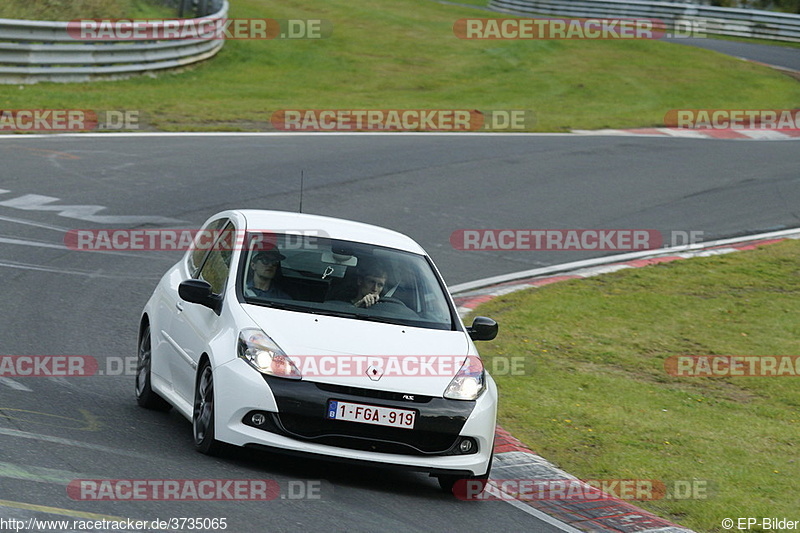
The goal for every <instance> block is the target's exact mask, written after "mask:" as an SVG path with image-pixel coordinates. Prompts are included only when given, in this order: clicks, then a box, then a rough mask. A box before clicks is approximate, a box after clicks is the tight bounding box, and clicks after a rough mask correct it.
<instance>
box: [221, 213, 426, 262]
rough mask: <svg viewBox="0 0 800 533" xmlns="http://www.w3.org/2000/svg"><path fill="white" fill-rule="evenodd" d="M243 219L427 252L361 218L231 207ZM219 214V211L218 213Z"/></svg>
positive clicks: (253, 225)
mask: <svg viewBox="0 0 800 533" xmlns="http://www.w3.org/2000/svg"><path fill="white" fill-rule="evenodd" d="M232 213H237V214H239V215H240V216H241V217H243V218H244V219H245V224H246V228H247V230H248V231H258V230H261V231H275V232H278V231H286V230H293V231H301V232H309V233H310V234H311V235H315V234H317V233H315V232H318V234H319V235H320V236H322V237H330V238H332V239H342V240H346V241H354V242H363V243H367V244H373V245H377V246H385V247H388V248H395V249H398V250H404V251H407V252H412V253H416V254H422V255H427V254H426V253H425V250H423V249H422V247H421V246H420V245H419V244H417V243H416V242H415V241H414V240H413V239H411V238H410V237H408V236H406V235H403V234H402V233H398V232H396V231H393V230H390V229H386V228H382V227H380V226H373V225H371V224H365V223H363V222H355V221H352V220H344V219H341V218H333V217H325V216H320V215H309V214H305V213H292V212H289V211H269V210H262V209H240V210H233V211H232ZM221 214H222V213H221Z"/></svg>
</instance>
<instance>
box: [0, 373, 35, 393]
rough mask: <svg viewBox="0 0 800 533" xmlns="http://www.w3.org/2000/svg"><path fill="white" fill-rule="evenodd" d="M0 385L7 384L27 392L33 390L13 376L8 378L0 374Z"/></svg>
mask: <svg viewBox="0 0 800 533" xmlns="http://www.w3.org/2000/svg"><path fill="white" fill-rule="evenodd" d="M0 385H5V386H6V387H11V388H12V389H14V390H21V391H25V392H33V391H32V390H31V389H29V388H28V387H26V386H25V385H23V384H22V383H20V382H18V381H14V380H13V379H11V378H7V377H4V376H0Z"/></svg>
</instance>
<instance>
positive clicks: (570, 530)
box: [485, 478, 583, 533]
mask: <svg viewBox="0 0 800 533" xmlns="http://www.w3.org/2000/svg"><path fill="white" fill-rule="evenodd" d="M490 481H491V478H490ZM485 490H486V492H488V493H489V494H491V495H492V496H496V497H498V498H499V499H501V500H502V501H504V502H506V503H508V504H509V505H511V506H512V507H516V508H517V509H519V510H520V511H522V512H524V513H527V514H529V515H531V516H533V517H535V518H538V519H539V520H541V521H542V522H545V523H547V524H550V525H551V526H553V527H555V528H557V529H558V530H560V531H564V532H565V533H583V532H582V531H581V530H580V529H576V528H574V527H572V526H571V525H569V524H567V523H565V522H562V521H560V520H558V519H556V518H553V517H552V516H550V515H548V514H546V513H543V512H542V511H540V510H539V509H536V508H535V507H531V506H530V505H527V504H525V503H523V502H521V501H519V500H515V499H509V498H508V496H504V495H503V492H501V491H500V489H498V488H497V487H496V486H495V485H493V484H492V483H489V484H488V485H486V489H485Z"/></svg>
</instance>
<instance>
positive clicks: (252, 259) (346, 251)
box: [136, 210, 497, 491]
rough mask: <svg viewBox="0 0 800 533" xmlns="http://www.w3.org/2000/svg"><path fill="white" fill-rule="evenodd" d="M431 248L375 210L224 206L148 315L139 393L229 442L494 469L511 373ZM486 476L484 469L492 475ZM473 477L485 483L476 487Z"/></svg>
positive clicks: (419, 465) (197, 432)
mask: <svg viewBox="0 0 800 533" xmlns="http://www.w3.org/2000/svg"><path fill="white" fill-rule="evenodd" d="M496 334H497V323H496V322H494V321H493V320H491V319H488V318H485V317H478V318H476V319H475V321H474V322H473V325H472V326H471V327H465V326H464V324H463V323H462V322H461V320H460V319H459V317H458V315H457V314H456V310H455V306H454V305H453V302H452V299H451V297H450V295H449V293H448V292H447V289H446V286H445V284H444V282H443V281H442V278H441V276H440V274H439V273H438V271H437V269H436V267H435V266H434V264H433V262H432V261H431V259H430V258H429V257H428V255H427V254H426V253H425V251H424V250H423V249H422V248H421V247H420V246H419V245H418V244H417V243H415V242H414V241H413V240H411V239H410V238H409V237H406V236H405V235H402V234H399V233H397V232H394V231H390V230H387V229H383V228H379V227H375V226H370V225H367V224H362V223H357V222H351V221H346V220H340V219H335V218H327V217H320V216H314V215H306V214H298V213H286V212H279V211H262V210H232V211H224V212H222V213H219V214H218V215H215V216H214V217H212V218H211V219H209V220H208V221H207V222H206V224H205V225H204V226H203V229H201V230H200V231H199V232H198V233H197V234H196V236H195V238H194V244H193V246H192V248H191V249H190V250H188V251H187V252H186V254H185V256H184V257H183V259H182V260H181V261H179V262H178V263H177V264H176V265H175V266H173V267H172V268H171V269H170V270H169V271H168V272H167V273H166V274H165V275H164V276H163V278H162V279H161V281H160V282H159V284H158V286H157V287H156V289H155V291H154V293H153V295H152V296H151V298H150V299H149V301H148V302H147V304H146V305H145V308H144V311H143V313H142V317H141V322H140V327H139V345H138V346H139V350H138V366H137V373H136V398H137V401H138V403H139V404H140V405H141V406H144V407H147V408H151V409H170V408H172V407H174V408H175V409H177V410H178V411H179V412H180V413H181V414H182V415H183V416H185V417H186V418H187V419H189V420H191V421H192V426H193V430H194V442H195V446H196V448H197V449H198V450H199V451H200V452H203V453H208V454H214V453H218V452H219V451H220V450H221V448H222V447H223V446H224V445H225V444H230V445H237V446H247V447H260V448H265V449H269V450H272V451H280V452H283V453H297V454H313V455H316V456H318V457H323V458H327V459H335V460H344V461H356V462H360V463H369V464H373V465H382V466H387V467H389V466H391V467H401V468H408V469H411V470H417V471H423V472H428V473H429V474H430V475H433V476H436V477H437V478H438V480H439V483H440V485H441V486H442V488H443V489H444V490H448V491H449V490H452V489H453V485H454V483H455V482H456V481H457V480H459V479H464V478H466V479H472V480H477V483H484V484H485V480H486V479H487V478H488V476H489V470H490V469H491V464H492V447H493V441H494V432H495V421H496V414H497V388H496V386H495V383H494V381H493V380H492V378H491V376H489V374H488V373H487V372H486V371H485V370H484V368H483V364H482V363H481V361H480V358H479V356H478V352H477V350H476V349H475V345H474V344H473V342H472V341H473V340H491V339H493V338H494V337H495V335H496ZM481 487H482V485H481ZM472 490H474V488H473V489H472Z"/></svg>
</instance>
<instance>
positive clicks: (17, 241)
mask: <svg viewBox="0 0 800 533" xmlns="http://www.w3.org/2000/svg"><path fill="white" fill-rule="evenodd" d="M0 243H2V244H17V245H19V246H33V247H38V248H54V249H56V250H67V251H71V252H79V253H82V254H84V253H90V254H106V255H121V256H125V257H139V258H142V257H150V258H152V257H155V256H154V255H153V254H152V253H147V252H152V251H151V250H142V252H145V253H142V252H135V251H134V252H120V251H114V250H74V249H72V248H69V247H67V246H65V245H63V244H55V243H52V242H44V241H30V240H27V239H16V238H13V237H0ZM153 251H155V250H153ZM164 259H167V258H166V257H164ZM169 260H170V261H172V262H173V263H174V262H175V261H177V256H175V257H170V258H169Z"/></svg>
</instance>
